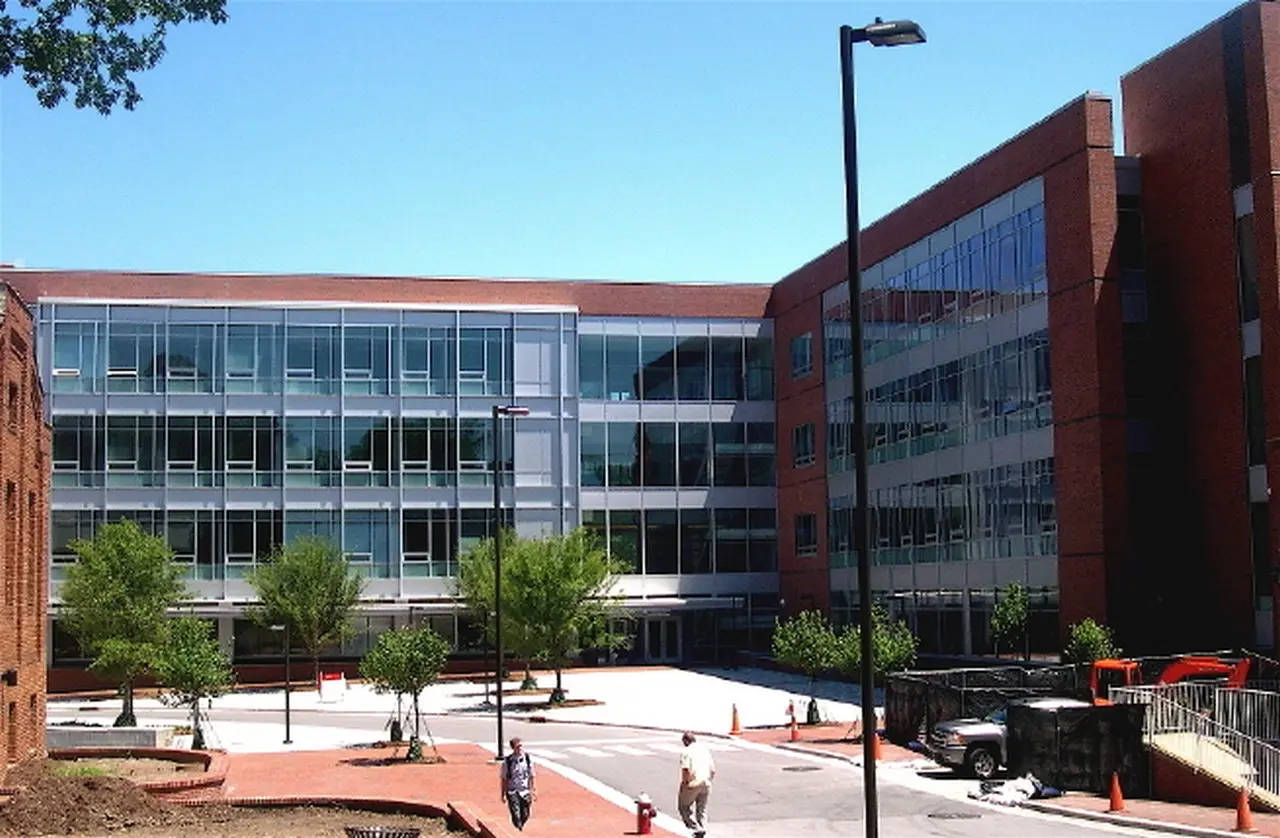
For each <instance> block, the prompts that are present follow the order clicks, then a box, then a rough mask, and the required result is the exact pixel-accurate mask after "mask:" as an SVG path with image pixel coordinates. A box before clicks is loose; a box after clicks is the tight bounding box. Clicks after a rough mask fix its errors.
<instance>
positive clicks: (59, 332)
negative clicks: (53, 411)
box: [53, 321, 106, 393]
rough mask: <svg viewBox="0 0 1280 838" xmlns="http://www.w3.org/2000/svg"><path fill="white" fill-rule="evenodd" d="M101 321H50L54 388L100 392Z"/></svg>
mask: <svg viewBox="0 0 1280 838" xmlns="http://www.w3.org/2000/svg"><path fill="white" fill-rule="evenodd" d="M105 325H106V324H104V323H77V322H67V321H64V322H59V323H54V324H53V391H54V392H55V393H100V392H102V381H103V374H104V370H103V368H102V354H103V353H102V350H101V341H102V336H103V334H104V332H105Z"/></svg>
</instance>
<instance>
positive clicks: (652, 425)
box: [640, 422, 676, 486]
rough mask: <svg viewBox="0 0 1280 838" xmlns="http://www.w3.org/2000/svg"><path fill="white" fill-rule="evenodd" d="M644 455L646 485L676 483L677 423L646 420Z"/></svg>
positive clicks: (642, 477) (641, 472)
mask: <svg viewBox="0 0 1280 838" xmlns="http://www.w3.org/2000/svg"><path fill="white" fill-rule="evenodd" d="M641 427H642V429H643V433H644V441H643V443H642V445H643V447H644V449H643V450H644V457H643V459H642V466H641V469H640V477H641V483H642V485H644V486H674V485H676V425H675V423H674V422H645V423H644V424H643V425H642V426H641Z"/></svg>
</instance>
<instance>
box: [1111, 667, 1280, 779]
mask: <svg viewBox="0 0 1280 838" xmlns="http://www.w3.org/2000/svg"><path fill="white" fill-rule="evenodd" d="M1162 686H1165V687H1174V686H1186V685H1181V684H1170V685H1162ZM1210 686H1212V685H1210ZM1191 692H1193V691H1191V690H1183V691H1180V692H1178V693H1174V691H1172V690H1163V689H1152V688H1150V687H1114V688H1112V689H1111V691H1110V695H1111V699H1112V700H1113V701H1114V702H1116V703H1117V704H1145V705H1146V706H1147V712H1146V717H1145V719H1144V721H1143V735H1144V737H1145V738H1146V740H1147V744H1148V745H1152V744H1155V742H1156V737H1158V736H1166V735H1176V734H1187V735H1189V736H1190V737H1193V738H1191V739H1190V741H1189V742H1188V741H1181V742H1179V744H1178V745H1177V746H1176V748H1175V750H1176V751H1177V752H1178V753H1179V755H1181V756H1184V757H1186V758H1188V759H1190V760H1191V761H1192V762H1193V763H1194V764H1195V765H1196V767H1198V768H1200V769H1201V770H1204V771H1206V772H1209V773H1212V774H1215V775H1217V776H1218V777H1220V778H1221V779H1224V780H1228V781H1238V782H1239V783H1240V784H1241V785H1242V786H1244V787H1245V788H1250V787H1256V788H1259V789H1263V790H1265V791H1267V792H1269V793H1270V794H1271V795H1275V796H1277V797H1280V748H1277V747H1275V746H1274V745H1272V744H1270V743H1268V742H1264V741H1262V740H1261V739H1258V738H1256V737H1253V736H1249V735H1248V734H1246V733H1244V732H1242V731H1240V730H1237V729H1236V728H1233V727H1228V726H1227V725H1225V724H1223V723H1222V722H1219V721H1217V720H1216V719H1213V718H1210V716H1209V715H1207V714H1206V713H1200V712H1197V711H1196V710H1194V709H1192V708H1191V707H1189V706H1186V705H1184V704H1181V703H1179V702H1178V701H1175V700H1174V699H1172V698H1170V697H1168V695H1169V694H1178V695H1181V696H1182V697H1184V698H1187V697H1188V694H1189V693H1191ZM1188 750H1189V751H1190V753H1187V751H1188Z"/></svg>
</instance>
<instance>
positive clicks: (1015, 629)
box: [991, 582, 1028, 657]
mask: <svg viewBox="0 0 1280 838" xmlns="http://www.w3.org/2000/svg"><path fill="white" fill-rule="evenodd" d="M1027 610H1028V609H1027V590H1026V588H1024V587H1022V586H1021V585H1019V584H1018V583H1017V582H1010V583H1009V584H1008V585H1005V586H1004V587H1003V588H1001V589H1000V591H999V596H998V597H997V599H996V605H995V608H994V609H992V611H991V636H992V638H993V639H994V640H995V644H996V656H997V657H999V656H1000V644H1001V643H1008V644H1009V645H1013V644H1014V643H1015V642H1017V641H1024V643H1023V645H1025V640H1026V637H1027Z"/></svg>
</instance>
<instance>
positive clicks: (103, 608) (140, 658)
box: [59, 520, 187, 727]
mask: <svg viewBox="0 0 1280 838" xmlns="http://www.w3.org/2000/svg"><path fill="white" fill-rule="evenodd" d="M70 547H71V550H72V551H73V552H74V553H75V554H76V556H78V557H79V561H77V562H76V564H74V565H72V566H71V567H70V568H69V569H68V570H67V578H66V581H65V582H63V585H62V613H61V615H60V617H59V619H60V620H61V621H62V622H63V624H64V625H65V626H66V627H67V629H68V630H69V631H70V632H71V633H72V635H74V636H75V638H76V640H77V641H78V642H79V643H80V646H81V648H82V649H84V650H85V652H87V653H88V654H89V655H91V656H92V657H93V662H92V663H91V664H90V665H89V668H90V669H91V670H93V671H94V672H98V673H100V674H102V675H104V676H106V677H108V678H111V679H112V680H114V681H115V682H116V683H118V684H119V685H120V689H121V692H122V693H123V696H124V705H123V707H122V708H121V711H120V715H119V716H117V717H116V720H115V724H116V727H132V726H133V725H135V724H137V719H136V718H135V717H134V714H133V685H134V683H135V682H136V681H137V679H138V677H139V676H140V675H142V674H143V673H145V672H147V671H149V670H150V669H151V667H152V664H153V663H154V661H155V659H156V653H157V649H158V647H159V646H160V645H161V644H163V642H164V640H165V636H166V632H167V631H168V620H167V619H166V617H165V612H166V611H167V610H168V609H169V608H171V607H173V606H174V605H176V604H177V603H178V602H179V600H181V599H182V598H183V597H185V596H186V595H187V590H186V587H185V586H184V585H183V583H182V581H181V575H182V569H181V568H180V567H178V566H177V565H176V564H174V563H173V551H172V550H170V549H169V545H168V544H166V543H165V542H164V539H162V538H157V537H156V536H153V535H148V534H147V533H146V532H144V531H143V530H142V528H141V527H139V526H138V524H137V523H136V522H134V521H130V520H125V521H121V522H119V523H112V524H106V525H104V526H103V527H102V528H101V529H99V530H98V533H97V535H95V536H94V537H93V539H91V540H89V541H83V540H77V541H72V542H71V544H70Z"/></svg>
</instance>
